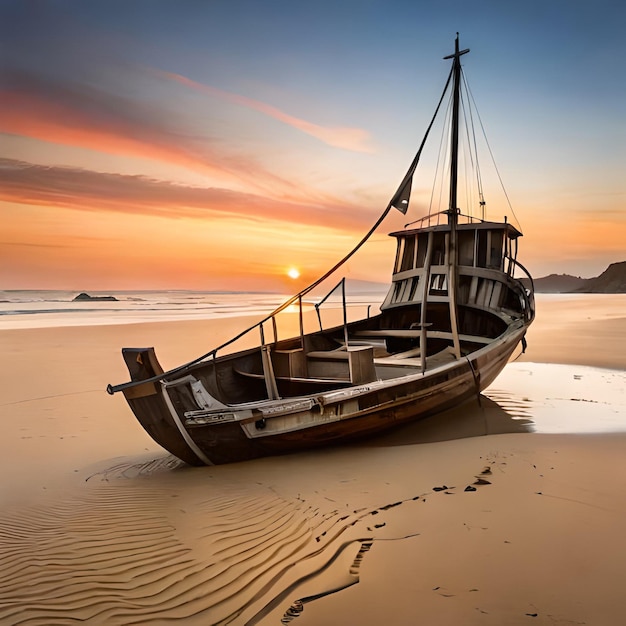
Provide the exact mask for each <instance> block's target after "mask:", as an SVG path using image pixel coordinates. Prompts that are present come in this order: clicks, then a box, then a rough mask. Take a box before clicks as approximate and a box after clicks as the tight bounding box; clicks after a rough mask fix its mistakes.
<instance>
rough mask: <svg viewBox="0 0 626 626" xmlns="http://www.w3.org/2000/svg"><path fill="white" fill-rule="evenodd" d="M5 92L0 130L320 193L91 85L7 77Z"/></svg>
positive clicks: (242, 184)
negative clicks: (197, 138)
mask: <svg viewBox="0 0 626 626" xmlns="http://www.w3.org/2000/svg"><path fill="white" fill-rule="evenodd" d="M7 74H8V75H7V77H6V80H4V83H5V88H4V89H3V90H2V91H0V132H5V133H10V134H14V135H20V136H24V137H30V138H34V139H38V140H42V141H47V142H52V143H56V144H59V145H66V146H72V147H80V148H88V149H91V150H97V151H100V152H103V153H107V154H113V155H121V156H133V157H141V158H148V159H155V160H159V161H163V162H167V163H171V164H175V165H180V166H183V167H186V168H188V169H190V170H192V171H196V172H200V173H202V174H205V175H207V176H209V177H212V179H213V182H214V184H215V183H217V184H221V185H229V186H234V187H236V188H239V189H248V190H251V189H256V190H261V191H263V192H264V193H271V194H272V195H274V196H275V197H284V198H296V197H300V198H302V197H306V195H307V194H308V193H310V194H311V197H314V196H316V195H318V196H319V194H316V193H315V192H312V191H310V190H306V189H304V188H303V187H302V186H301V185H295V184H294V183H292V182H290V181H288V180H286V179H283V178H281V177H279V176H276V175H275V174H272V173H271V172H268V171H267V170H266V169H264V168H263V167H262V166H260V165H259V164H258V163H257V162H255V161H254V160H253V159H250V158H247V157H243V156H241V155H233V154H228V153H226V152H224V149H223V147H221V148H220V152H219V153H218V152H216V151H215V148H214V147H212V148H210V147H209V143H208V142H206V141H205V142H202V143H200V142H199V141H197V140H194V139H192V138H189V137H188V136H187V135H184V134H181V133H179V132H176V130H174V129H172V127H171V122H170V121H168V118H167V116H166V115H164V114H162V113H161V112H160V111H157V110H154V109H151V108H149V107H145V106H140V105H139V104H137V103H135V102H132V101H129V100H126V99H123V98H119V97H117V96H112V95H110V94H107V93H105V92H102V91H99V90H95V89H93V88H90V87H85V86H80V87H77V86H71V87H69V86H65V85H59V84H56V83H52V82H51V81H48V80H44V79H40V78H38V77H35V76H32V75H27V74H22V73H15V72H13V73H7Z"/></svg>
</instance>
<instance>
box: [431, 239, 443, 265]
mask: <svg viewBox="0 0 626 626" xmlns="http://www.w3.org/2000/svg"><path fill="white" fill-rule="evenodd" d="M445 264H446V236H445V233H433V259H432V265H445Z"/></svg>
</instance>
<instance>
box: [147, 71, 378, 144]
mask: <svg viewBox="0 0 626 626" xmlns="http://www.w3.org/2000/svg"><path fill="white" fill-rule="evenodd" d="M157 73H158V74H159V75H160V76H164V77H166V78H168V79H170V80H173V81H176V82H177V83H180V84H182V85H185V86H186V87H189V88H191V89H194V90H196V91H200V92H202V93H205V94H207V95H209V96H213V97H216V98H220V99H221V100H226V101H227V102H232V103H233V104H238V105H240V106H243V107H247V108H249V109H253V110H254V111H259V113H263V114H264V115H267V116H269V117H271V118H273V119H275V120H278V121H279V122H282V123H283V124H287V125H288V126H291V127H293V128H297V129H298V130H300V131H302V132H303V133H306V134H307V135H311V136H312V137H315V138H316V139H319V140H320V141H322V142H324V143H325V144H328V145H329V146H333V147H335V148H343V149H344V150H352V151H354V152H373V149H372V147H371V146H370V145H368V142H369V139H370V137H369V133H368V132H367V131H366V130H363V129H361V128H328V127H326V126H319V125H318V124H313V123H312V122H307V121H306V120H303V119H300V118H298V117H294V116H293V115H289V114H288V113H285V112H284V111H281V110H280V109H277V108H276V107H273V106H271V105H269V104H266V103H265V102H261V101H259V100H253V99H252V98H246V97H245V96H240V95H238V94H235V93H231V92H228V91H223V90H221V89H217V88H216V87H211V86H210V85H205V84H203V83H198V82H196V81H194V80H191V79H190V78H187V77H185V76H181V75H180V74H174V73H172V72H162V71H158V70H157Z"/></svg>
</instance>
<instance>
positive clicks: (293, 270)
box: [287, 267, 300, 280]
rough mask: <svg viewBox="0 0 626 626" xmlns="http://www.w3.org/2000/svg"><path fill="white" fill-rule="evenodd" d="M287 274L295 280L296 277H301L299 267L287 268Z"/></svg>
mask: <svg viewBox="0 0 626 626" xmlns="http://www.w3.org/2000/svg"><path fill="white" fill-rule="evenodd" d="M287 276H289V278H293V279H294V280H295V279H296V278H300V271H299V270H298V268H297V267H290V268H289V269H288V270H287Z"/></svg>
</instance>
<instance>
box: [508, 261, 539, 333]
mask: <svg viewBox="0 0 626 626" xmlns="http://www.w3.org/2000/svg"><path fill="white" fill-rule="evenodd" d="M507 259H508V260H509V276H511V278H514V279H515V281H516V282H517V283H518V284H519V285H520V295H521V296H522V298H523V302H524V305H525V307H524V310H525V316H526V320H527V321H531V320H532V319H533V318H534V317H535V283H534V281H533V277H532V276H531V275H530V272H529V271H528V270H527V269H526V268H525V267H524V266H523V265H522V264H521V263H520V262H519V261H518V260H517V259H515V258H513V257H507ZM517 268H519V269H520V270H521V271H522V272H523V273H524V274H525V278H526V279H527V280H528V284H529V288H526V287H524V284H523V283H522V280H523V279H519V278H515V270H516V269H517Z"/></svg>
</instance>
